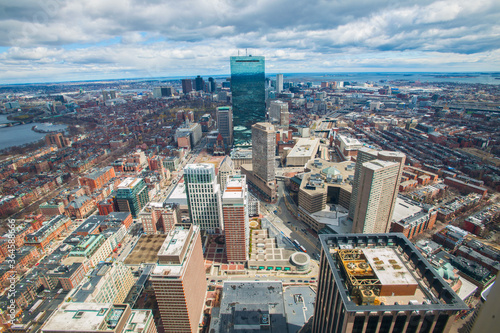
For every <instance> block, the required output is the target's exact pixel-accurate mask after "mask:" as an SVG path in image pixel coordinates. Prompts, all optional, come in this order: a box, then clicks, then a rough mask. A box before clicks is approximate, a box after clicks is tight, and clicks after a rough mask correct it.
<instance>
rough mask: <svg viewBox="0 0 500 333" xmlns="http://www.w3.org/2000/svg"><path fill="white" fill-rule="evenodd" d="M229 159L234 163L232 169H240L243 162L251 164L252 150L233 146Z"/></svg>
mask: <svg viewBox="0 0 500 333" xmlns="http://www.w3.org/2000/svg"><path fill="white" fill-rule="evenodd" d="M231 160H232V161H233V164H234V170H240V168H241V166H242V165H243V164H250V165H252V150H251V149H242V148H235V149H233V150H232V151H231Z"/></svg>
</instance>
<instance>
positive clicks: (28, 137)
mask: <svg viewBox="0 0 500 333" xmlns="http://www.w3.org/2000/svg"><path fill="white" fill-rule="evenodd" d="M8 122H10V120H8V119H7V116H6V115H0V124H4V123H8ZM35 125H36V126H37V128H39V129H41V130H47V131H61V130H65V129H66V127H67V126H66V125H48V124H44V123H31V124H25V125H18V126H12V127H2V128H0V150H2V149H5V148H10V147H14V146H22V145H25V144H27V143H33V142H37V141H39V140H42V139H44V138H45V133H37V132H34V131H32V130H31V128H32V127H33V126H35Z"/></svg>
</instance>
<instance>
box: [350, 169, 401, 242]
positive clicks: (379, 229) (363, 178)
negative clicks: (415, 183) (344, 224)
mask: <svg viewBox="0 0 500 333" xmlns="http://www.w3.org/2000/svg"><path fill="white" fill-rule="evenodd" d="M399 168H400V167H399V163H396V162H387V161H381V160H373V161H370V162H365V163H363V166H362V168H361V173H360V178H359V184H358V198H357V200H356V207H355V213H354V219H353V229H352V230H353V232H355V233H385V232H389V230H390V227H391V221H392V213H393V211H394V205H395V202H396V200H395V198H394V197H395V195H394V192H395V191H396V195H397V191H398V186H397V183H398V181H397V180H398V172H399Z"/></svg>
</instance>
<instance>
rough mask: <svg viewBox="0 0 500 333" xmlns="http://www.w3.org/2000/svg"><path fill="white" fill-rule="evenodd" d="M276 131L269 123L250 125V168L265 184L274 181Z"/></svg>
mask: <svg viewBox="0 0 500 333" xmlns="http://www.w3.org/2000/svg"><path fill="white" fill-rule="evenodd" d="M275 154H276V131H275V130H274V126H273V125H271V124H270V123H256V124H254V125H252V166H253V170H254V172H255V175H256V176H257V177H259V178H261V179H262V180H264V181H265V182H269V183H270V182H274V181H275V160H274V155H275Z"/></svg>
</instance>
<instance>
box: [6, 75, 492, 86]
mask: <svg viewBox="0 0 500 333" xmlns="http://www.w3.org/2000/svg"><path fill="white" fill-rule="evenodd" d="M359 73H371V74H405V73H406V74H425V73H428V74H490V75H491V74H496V73H498V74H500V71H459V72H446V71H440V72H435V71H397V72H384V71H361V72H360V71H351V72H270V73H265V75H266V76H268V75H277V74H338V75H342V74H359ZM191 76H192V77H193V79H194V78H196V76H201V77H205V76H206V77H211V76H213V77H224V76H226V77H230V76H231V74H230V73H228V74H203V75H201V74H195V75H173V76H155V77H128V78H126V77H125V78H115V79H112V78H108V79H106V78H104V79H91V80H69V81H68V80H65V81H40V82H36V81H34V82H21V83H0V87H5V86H19V85H37V84H61V83H79V82H87V83H90V82H100V81H126V80H152V81H154V80H160V79H172V80H178V79H181V78H189V77H191Z"/></svg>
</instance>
